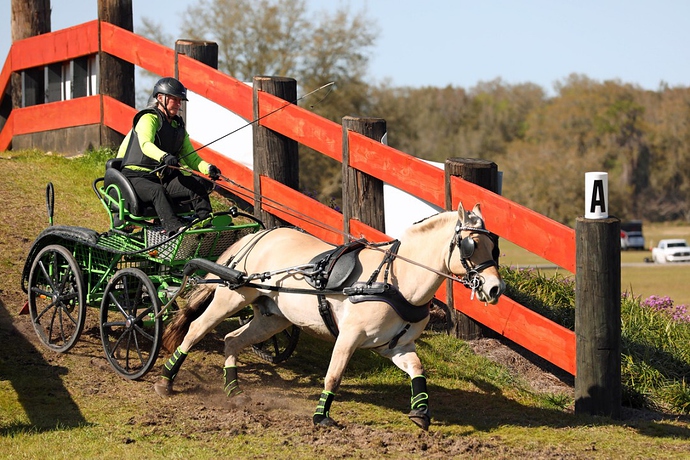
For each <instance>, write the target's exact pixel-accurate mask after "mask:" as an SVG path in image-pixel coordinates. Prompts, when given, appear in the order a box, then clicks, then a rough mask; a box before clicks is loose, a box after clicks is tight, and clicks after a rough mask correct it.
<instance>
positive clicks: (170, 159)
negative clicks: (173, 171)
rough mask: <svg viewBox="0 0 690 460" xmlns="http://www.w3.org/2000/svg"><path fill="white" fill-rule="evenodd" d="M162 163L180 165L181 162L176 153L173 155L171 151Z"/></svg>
mask: <svg viewBox="0 0 690 460" xmlns="http://www.w3.org/2000/svg"><path fill="white" fill-rule="evenodd" d="M161 163H162V164H164V165H165V166H175V167H177V166H180V162H179V161H177V157H176V156H175V155H172V154H170V153H168V154H166V155H165V156H164V157H163V158H162V159H161Z"/></svg>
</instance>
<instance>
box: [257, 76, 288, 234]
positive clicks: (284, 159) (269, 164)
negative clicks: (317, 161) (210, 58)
mask: <svg viewBox="0 0 690 460" xmlns="http://www.w3.org/2000/svg"><path fill="white" fill-rule="evenodd" d="M259 91H263V92H266V93H269V94H273V95H275V96H278V97H280V98H282V99H285V100H286V101H290V102H292V103H294V102H295V101H296V100H297V81H296V80H295V79H294V78H287V77H264V76H258V77H254V120H257V119H259V118H260V117H261V114H260V112H259ZM253 133H254V216H256V217H257V218H259V219H261V220H262V221H263V223H264V224H265V225H266V228H271V227H276V226H280V225H284V224H285V223H284V222H283V221H282V220H280V219H278V218H277V217H275V216H274V215H272V214H270V213H268V212H267V211H265V210H264V208H267V209H271V205H272V204H271V203H268V206H264V205H263V204H262V195H261V176H266V177H269V178H271V179H274V180H276V181H278V182H280V183H282V184H284V185H287V186H288V187H291V188H293V189H295V190H299V157H298V150H297V147H298V144H297V141H295V140H293V139H290V138H289V137H286V136H284V135H282V134H278V133H276V132H275V131H272V130H270V129H268V128H265V127H263V126H261V124H260V123H255V124H254V130H253Z"/></svg>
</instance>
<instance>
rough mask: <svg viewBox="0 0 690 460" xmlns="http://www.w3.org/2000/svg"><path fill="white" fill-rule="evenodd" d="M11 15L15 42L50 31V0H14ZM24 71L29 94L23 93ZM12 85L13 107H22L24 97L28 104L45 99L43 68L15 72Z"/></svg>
mask: <svg viewBox="0 0 690 460" xmlns="http://www.w3.org/2000/svg"><path fill="white" fill-rule="evenodd" d="M10 16H11V25H10V27H11V35H12V41H13V42H16V41H19V40H23V39H25V38H29V37H35V36H36V35H41V34H45V33H48V32H50V0H12V5H11V15H10ZM22 73H24V75H25V78H26V84H27V87H26V91H27V94H23V93H22ZM10 86H11V90H10V92H11V94H12V107H13V108H19V107H22V106H23V104H22V99H23V98H26V99H27V100H26V105H27V106H29V105H35V104H42V103H43V101H44V92H43V87H44V77H43V68H42V67H41V68H33V69H26V70H24V71H23V72H21V73H20V72H13V73H12V77H11V78H10ZM28 93H30V94H28ZM7 117H9V113H8V114H7ZM3 124H4V123H3Z"/></svg>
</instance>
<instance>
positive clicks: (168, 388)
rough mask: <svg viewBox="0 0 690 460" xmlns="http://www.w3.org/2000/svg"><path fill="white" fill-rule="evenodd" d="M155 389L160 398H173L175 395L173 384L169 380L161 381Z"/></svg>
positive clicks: (156, 384) (154, 386)
mask: <svg viewBox="0 0 690 460" xmlns="http://www.w3.org/2000/svg"><path fill="white" fill-rule="evenodd" d="M153 389H154V390H155V391H156V393H157V394H158V396H163V397H167V396H172V394H173V383H172V381H170V380H168V379H159V380H158V381H157V382H156V383H154V384H153Z"/></svg>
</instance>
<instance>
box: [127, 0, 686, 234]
mask: <svg viewBox="0 0 690 460" xmlns="http://www.w3.org/2000/svg"><path fill="white" fill-rule="evenodd" d="M161 30H162V28H161V27H160V26H159V25H158V24H156V23H155V22H154V21H152V20H149V19H145V20H144V23H143V32H139V33H140V34H142V35H144V36H147V37H149V38H151V39H153V40H156V41H158V42H160V43H163V44H165V45H167V46H171V45H172V44H174V38H173V37H169V36H168V37H166V36H164V35H163V34H161V32H160V31H161ZM179 36H180V37H185V38H191V39H200V40H213V41H215V42H216V43H218V48H219V70H221V71H223V72H225V73H227V74H229V75H232V76H234V77H235V78H239V79H245V80H251V79H252V78H253V76H255V75H281V76H288V77H293V78H295V79H296V80H297V82H298V85H299V87H300V88H303V89H304V91H303V92H307V91H309V90H311V89H314V88H317V87H319V86H321V85H323V84H324V83H327V82H330V81H334V82H336V90H334V91H333V92H332V93H330V94H329V95H328V97H327V98H325V99H324V100H322V101H318V103H317V104H314V101H304V104H306V105H308V106H309V108H310V110H313V111H315V112H317V113H318V114H320V115H322V116H324V117H326V118H329V119H331V120H333V121H335V122H337V123H340V122H341V120H342V117H344V116H347V115H350V116H362V117H379V118H383V119H385V120H386V123H387V127H388V144H389V145H390V146H392V147H394V148H396V149H399V150H401V151H403V152H406V153H408V154H411V155H414V156H417V157H419V158H423V159H427V160H432V161H438V162H443V161H445V159H446V158H453V157H468V158H481V159H486V160H491V161H493V162H495V163H496V164H497V165H498V167H499V170H501V171H503V195H504V196H505V197H506V198H509V199H511V200H513V201H515V202H517V203H520V204H522V205H524V206H526V207H528V208H530V209H533V210H535V211H537V212H539V213H541V214H544V215H546V216H548V217H550V218H552V219H555V220H558V221H560V222H563V223H565V224H568V225H571V226H572V225H573V224H574V221H575V218H576V217H577V216H579V215H582V214H583V213H584V175H585V172H588V171H605V172H608V173H609V208H610V209H609V213H610V214H612V215H615V216H617V217H619V218H621V219H624V220H627V219H644V220H648V221H669V220H683V221H690V142H688V141H690V88H686V87H669V86H668V85H665V84H661V85H660V87H659V88H658V89H657V90H655V91H650V90H644V89H642V88H640V87H639V86H637V85H634V84H631V83H625V82H621V81H617V80H616V81H604V82H599V81H595V80H592V79H590V78H588V77H587V76H585V75H578V74H573V75H570V76H567V77H565V78H564V79H563V80H562V81H560V82H558V83H557V84H556V85H555V86H554V91H555V94H554V95H552V96H547V95H546V92H545V91H544V89H543V88H541V87H539V86H538V85H535V84H531V83H525V84H517V85H511V84H507V83H505V82H503V81H502V80H501V79H496V80H493V81H490V82H479V83H478V84H477V85H476V86H474V87H472V88H469V89H465V88H461V87H454V86H447V87H445V88H437V87H421V88H412V87H393V86H391V85H390V84H388V83H387V82H385V81H384V82H374V83H372V82H371V81H370V79H369V77H368V75H367V71H368V62H369V56H370V52H371V50H372V49H373V46H374V44H375V42H376V39H377V38H378V30H377V25H376V23H375V22H373V21H372V20H370V19H369V18H368V17H367V14H366V10H361V11H353V10H352V9H350V8H349V7H348V5H344V6H342V7H341V8H340V9H338V10H336V11H335V12H327V11H319V12H315V13H309V10H308V9H307V7H306V4H305V1H304V0H200V1H199V2H197V3H195V4H194V5H192V6H190V7H188V9H187V14H186V15H185V16H184V18H183V23H182V30H181V33H180V35H179ZM312 105H313V106H312ZM300 148H301V149H302V150H301V152H300V187H301V188H302V189H303V191H306V192H308V193H310V194H314V195H316V196H317V197H318V198H319V199H320V200H321V201H322V202H325V203H331V202H333V201H335V202H336V203H337V202H338V201H339V200H340V165H339V164H336V162H334V161H333V160H330V159H329V158H327V157H325V156H323V155H320V154H318V153H315V152H311V151H309V149H307V148H303V147H302V146H301V147H300Z"/></svg>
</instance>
